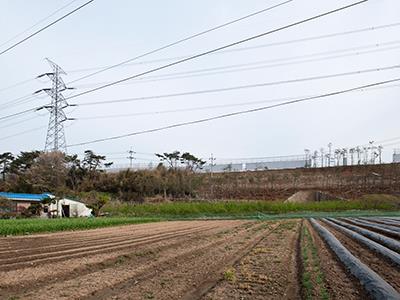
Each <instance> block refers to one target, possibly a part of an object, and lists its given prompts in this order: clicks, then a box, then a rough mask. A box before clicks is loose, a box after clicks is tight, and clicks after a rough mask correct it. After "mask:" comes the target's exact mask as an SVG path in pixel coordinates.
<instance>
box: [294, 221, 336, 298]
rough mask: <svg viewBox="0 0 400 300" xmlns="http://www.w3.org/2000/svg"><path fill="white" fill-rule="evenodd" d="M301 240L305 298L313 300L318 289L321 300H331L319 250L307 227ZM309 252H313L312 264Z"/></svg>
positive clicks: (304, 228)
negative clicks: (312, 277) (314, 291)
mask: <svg viewBox="0 0 400 300" xmlns="http://www.w3.org/2000/svg"><path fill="white" fill-rule="evenodd" d="M301 238H302V258H303V270H304V272H303V276H302V284H303V289H304V292H305V298H306V299H312V298H313V290H315V289H318V290H319V294H320V299H323V300H329V299H330V296H329V293H328V291H327V289H326V287H325V283H324V279H325V275H324V273H323V272H322V270H321V267H320V259H319V256H318V250H317V247H316V246H315V244H314V242H313V240H312V238H311V235H310V232H309V231H308V229H307V227H306V226H303V230H302V235H301ZM308 251H310V252H311V258H312V263H311V261H310V258H309V257H308ZM310 272H312V273H310ZM311 276H314V277H315V282H316V284H317V286H313V284H312V281H311Z"/></svg>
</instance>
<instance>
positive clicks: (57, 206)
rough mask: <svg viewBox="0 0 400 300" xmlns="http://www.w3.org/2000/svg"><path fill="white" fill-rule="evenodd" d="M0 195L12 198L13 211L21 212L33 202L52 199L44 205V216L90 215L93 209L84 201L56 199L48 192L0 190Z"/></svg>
mask: <svg viewBox="0 0 400 300" xmlns="http://www.w3.org/2000/svg"><path fill="white" fill-rule="evenodd" d="M0 197H3V198H6V199H8V200H12V202H13V207H12V212H15V213H17V214H18V213H21V212H22V211H24V210H25V209H27V208H28V207H29V206H31V205H32V204H38V203H42V201H43V200H45V199H48V198H50V199H52V200H53V201H52V203H50V204H47V205H44V206H43V211H42V213H41V216H42V217H65V218H70V217H90V216H91V215H92V210H91V209H90V208H88V207H87V206H86V205H85V204H84V203H82V202H80V201H77V200H71V199H67V198H64V199H55V197H54V196H53V195H51V194H48V193H43V194H23V193H6V192H0Z"/></svg>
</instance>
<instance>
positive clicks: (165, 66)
mask: <svg viewBox="0 0 400 300" xmlns="http://www.w3.org/2000/svg"><path fill="white" fill-rule="evenodd" d="M367 1H368V0H362V1H359V2H356V3H353V4H350V5H346V6H343V7H340V8H337V9H334V10H331V11H328V12H325V13H322V14H319V15H316V16H313V17H310V18H307V19H303V20H301V21H297V22H294V23H291V24H289V25H285V26H283V27H279V28H276V29H273V30H269V31H267V32H263V33H261V34H258V35H254V36H251V37H249V38H246V39H243V40H240V41H237V42H234V43H231V44H228V45H225V46H221V47H218V48H214V49H212V50H208V51H206V52H202V53H199V54H196V55H193V56H190V57H188V58H185V59H181V60H178V61H175V62H172V63H169V64H167V65H164V66H161V67H157V68H154V69H151V70H148V71H145V72H142V73H139V74H136V75H133V76H129V77H126V78H123V79H120V80H117V81H114V82H112V83H109V84H106V85H103V86H100V87H97V88H94V89H91V90H88V91H85V92H82V93H78V94H76V95H74V96H71V97H69V98H67V99H72V98H76V97H80V96H83V95H86V94H89V93H92V92H95V91H98V90H101V89H104V88H107V87H110V86H113V85H116V84H119V83H121V82H125V81H128V80H131V79H134V78H137V77H140V76H143V75H147V74H150V73H153V72H156V71H160V70H163V69H166V68H169V67H172V66H175V65H178V64H181V63H184V62H187V61H190V60H194V59H197V58H200V57H203V56H206V55H208V54H211V53H214V52H218V51H220V50H224V49H227V48H231V47H233V46H236V45H240V44H243V43H246V42H249V41H252V40H255V39H258V38H261V37H264V36H266V35H269V34H272V33H276V32H279V31H282V30H285V29H288V28H291V27H294V26H297V25H300V24H303V23H306V22H310V21H312V20H315V19H318V18H321V17H324V16H327V15H330V14H333V13H336V12H339V11H342V10H345V9H348V8H350V7H353V6H356V5H359V4H362V3H365V2H367Z"/></svg>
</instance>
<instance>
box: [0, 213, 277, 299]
mask: <svg viewBox="0 0 400 300" xmlns="http://www.w3.org/2000/svg"><path fill="white" fill-rule="evenodd" d="M278 223H279V222H255V221H251V222H250V221H193V222H166V223H155V224H142V225H131V226H121V227H116V228H106V229H96V230H88V231H80V232H67V233H53V234H44V235H36V236H27V237H8V238H1V239H0V245H1V249H0V299H10V298H12V297H14V298H24V299H25V298H27V299H113V298H118V299H152V298H153V297H155V298H156V299H175V298H181V297H185V295H186V298H187V299H189V298H190V299H195V298H196V297H197V298H199V297H201V296H202V295H203V294H204V292H207V291H208V290H209V289H210V287H212V286H214V285H215V284H216V282H217V281H218V280H220V278H221V274H222V273H223V271H224V270H225V269H226V268H227V267H229V266H230V265H232V264H233V263H235V262H236V261H238V260H240V259H241V258H242V257H243V256H244V255H245V254H247V253H248V252H249V251H251V250H252V249H253V248H254V247H255V246H256V245H257V244H258V243H260V241H262V240H264V239H265V237H266V236H267V235H268V234H269V233H270V232H271V231H273V230H274V228H275V227H276V226H278ZM271 246H273V245H271ZM188 297H189V298H188ZM193 297H194V298H193Z"/></svg>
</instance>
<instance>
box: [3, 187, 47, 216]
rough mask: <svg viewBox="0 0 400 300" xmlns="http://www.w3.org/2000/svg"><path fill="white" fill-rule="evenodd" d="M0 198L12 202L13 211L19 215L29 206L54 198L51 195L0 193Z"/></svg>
mask: <svg viewBox="0 0 400 300" xmlns="http://www.w3.org/2000/svg"><path fill="white" fill-rule="evenodd" d="M0 197H3V198H6V199H9V200H12V201H13V204H14V207H13V211H14V212H16V213H20V212H22V211H23V210H25V209H27V208H28V207H29V206H31V204H34V203H41V202H42V200H44V199H47V198H51V197H54V196H52V195H51V194H22V193H5V192H0Z"/></svg>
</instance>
